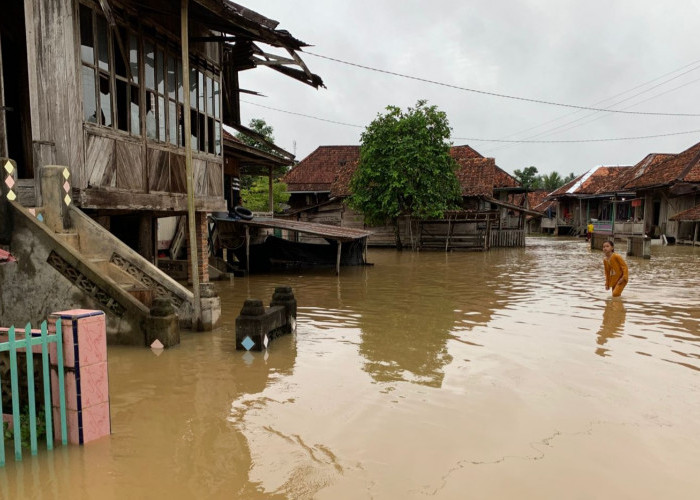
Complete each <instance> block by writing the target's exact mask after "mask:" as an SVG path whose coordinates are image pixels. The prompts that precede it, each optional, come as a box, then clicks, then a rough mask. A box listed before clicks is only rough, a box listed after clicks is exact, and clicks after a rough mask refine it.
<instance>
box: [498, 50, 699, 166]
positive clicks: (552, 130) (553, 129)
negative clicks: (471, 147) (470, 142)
mask: <svg viewBox="0 0 700 500" xmlns="http://www.w3.org/2000/svg"><path fill="white" fill-rule="evenodd" d="M698 63H700V59H698V60H696V61H693V62H691V63H689V64H686V65H685V66H681V67H680V68H678V69H675V70H673V71H669V72H668V73H664V74H663V75H661V76H658V77H656V78H654V79H652V80H649V81H647V82H646V83H642V84H640V85H637V86H636V87H633V88H631V89H629V90H626V91H624V92H620V93H619V94H616V95H614V96H612V97H608V98H607V99H603V100H601V101H598V102H596V103H595V104H594V106H595V105H597V104H602V103H604V102H606V101H611V100H612V99H615V98H617V97H620V96H623V95H625V94H627V93H629V92H633V91H635V90H637V89H640V88H642V87H645V86H647V85H649V84H651V83H654V82H655V81H657V80H660V79H662V78H665V77H667V76H669V75H672V74H673V73H677V72H678V71H681V70H684V69H686V68H688V67H690V66H695V65H696V64H698ZM698 69H700V65H697V66H695V67H693V68H691V69H689V70H687V71H684V72H683V73H680V74H678V75H676V76H673V77H671V78H668V79H666V80H664V81H662V82H660V83H657V84H656V85H653V86H652V87H649V88H648V89H646V90H642V91H640V92H637V93H636V94H634V95H631V96H629V97H626V98H624V99H622V100H619V101H617V102H615V103H613V104H611V105H610V106H617V105H619V104H622V103H623V102H625V101H629V100H630V99H633V98H635V97H638V96H640V95H642V94H645V93H647V92H650V91H652V90H653V89H655V88H657V87H660V86H661V85H665V84H667V83H669V82H671V81H673V80H676V79H678V78H680V77H681V76H684V75H686V74H688V73H690V72H692V71H696V70H698ZM696 81H698V80H693V81H691V82H688V83H686V84H683V85H680V86H678V87H675V88H673V89H670V90H667V91H665V92H661V93H659V94H656V95H654V96H651V97H649V98H647V99H644V100H642V101H639V102H637V103H635V104H632V105H631V106H627V107H625V108H622V109H623V110H627V109H629V108H631V107H634V106H637V105H639V104H642V103H644V102H646V101H649V100H651V99H656V98H657V97H660V96H662V95H664V94H667V93H668V92H673V91H675V90H678V89H679V88H681V87H684V86H686V85H689V84H691V83H695V82H696ZM581 112H582V111H580V110H579V111H572V112H571V113H568V114H566V115H563V116H560V117H558V118H554V119H552V120H549V121H547V122H545V123H541V124H539V125H535V126H533V127H529V128H527V129H524V130H520V131H519V132H514V133H512V134H508V135H507V136H505V137H503V139H506V138H508V137H512V136H514V135H518V134H520V133H523V132H529V131H530V130H534V129H537V128H540V127H543V126H545V125H548V124H550V123H552V122H556V121H559V120H561V119H563V118H566V117H567V116H571V115H575V114H578V113H581ZM596 114H598V112H597V111H596V112H592V113H589V114H587V115H584V116H581V117H579V118H576V119H574V120H570V121H568V122H566V123H563V124H561V125H557V126H554V127H550V128H549V129H547V130H543V131H541V132H538V133H535V134H532V135H529V136H527V137H524V138H523V140H527V139H535V138H537V137H541V136H547V135H552V134H555V133H559V132H557V131H558V130H559V129H561V128H564V127H567V128H565V129H564V130H563V131H566V130H572V129H574V128H577V127H580V126H581V125H584V124H587V123H591V122H592V121H595V120H599V119H600V118H602V116H598V117H597V118H594V119H593V120H588V121H586V122H584V123H579V124H578V125H574V126H571V127H568V125H572V124H574V123H576V122H580V121H581V120H585V119H586V118H590V117H591V116H594V115H596ZM509 147H510V146H509V145H504V146H500V147H497V148H495V149H493V150H492V151H491V152H492V153H493V152H496V151H500V150H503V149H507V148H509Z"/></svg>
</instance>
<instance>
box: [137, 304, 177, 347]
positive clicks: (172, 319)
mask: <svg viewBox="0 0 700 500" xmlns="http://www.w3.org/2000/svg"><path fill="white" fill-rule="evenodd" d="M145 338H146V345H147V346H150V345H151V344H152V343H153V342H154V341H155V340H160V342H161V344H163V347H172V346H174V345H178V344H179V343H180V322H179V321H178V317H177V313H176V312H175V308H174V307H173V305H172V303H171V302H170V299H168V298H167V297H156V298H155V299H154V300H153V307H151V311H150V314H149V315H148V318H146V332H145Z"/></svg>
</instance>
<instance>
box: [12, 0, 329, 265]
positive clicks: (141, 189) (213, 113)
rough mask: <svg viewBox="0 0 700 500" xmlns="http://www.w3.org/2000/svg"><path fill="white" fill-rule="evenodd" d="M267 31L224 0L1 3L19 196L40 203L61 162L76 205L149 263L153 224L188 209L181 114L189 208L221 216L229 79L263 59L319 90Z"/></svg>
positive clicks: (232, 105) (230, 118)
mask: <svg viewBox="0 0 700 500" xmlns="http://www.w3.org/2000/svg"><path fill="white" fill-rule="evenodd" d="M183 5H186V6H187V9H186V10H183ZM183 12H184V13H185V14H184V15H185V16H186V21H187V25H188V27H189V30H188V37H187V38H188V39H187V40H185V41H184V42H185V44H184V46H186V47H188V53H187V58H188V61H186V62H187V64H186V65H184V64H183V60H182V48H183V39H182V37H181V28H182V16H183ZM276 26H277V22H276V21H273V20H271V19H268V18H266V17H264V16H262V15H260V14H257V13H255V12H253V11H250V10H249V9H246V8H245V7H242V6H240V5H237V4H234V3H232V2H228V1H226V0H189V1H185V2H178V1H168V0H144V1H136V0H94V1H93V0H53V1H51V2H46V1H44V0H7V1H5V2H3V3H2V5H0V49H1V51H0V54H1V56H0V70H1V75H2V78H0V82H1V83H0V157H9V158H12V159H13V160H15V161H16V162H17V170H18V171H17V172H16V179H17V181H18V184H19V185H18V188H17V191H18V193H19V196H20V200H21V201H22V202H23V203H24V204H25V205H27V206H34V205H39V204H40V202H41V189H40V183H39V182H36V180H37V179H38V178H39V174H40V170H41V168H42V166H44V165H51V164H59V165H65V166H67V167H68V168H69V169H70V183H71V188H72V195H73V199H74V203H75V205H76V206H79V207H80V208H82V209H83V210H84V211H86V212H88V213H89V214H90V215H91V216H93V217H94V218H96V219H97V220H98V221H99V222H100V223H101V224H102V225H103V226H105V227H107V228H108V229H109V230H110V231H112V232H113V233H114V234H115V235H117V236H119V237H120V238H121V239H123V240H124V241H125V242H127V243H128V244H129V245H130V246H131V247H133V248H135V249H138V251H139V252H140V253H141V254H142V255H143V256H145V257H146V258H148V259H149V260H153V259H154V257H155V255H154V252H155V248H156V247H155V235H154V231H155V230H154V227H155V225H154V218H157V217H160V216H164V215H173V213H182V214H184V213H185V211H186V209H187V199H186V191H187V190H186V177H185V170H186V169H185V128H184V116H185V113H187V114H189V116H190V118H191V131H190V136H191V144H192V151H193V155H192V156H193V160H192V167H193V171H194V195H195V209H196V211H197V212H198V213H200V214H206V213H207V212H211V211H222V210H226V209H227V202H226V199H225V193H224V175H225V170H226V165H227V163H226V158H225V156H224V144H223V138H222V135H223V134H222V124H231V125H233V126H237V127H239V126H240V112H239V94H240V92H245V90H242V89H240V88H239V85H238V73H239V72H240V71H243V70H247V69H250V68H254V67H255V66H258V65H266V66H268V67H271V68H272V69H275V70H277V71H279V72H281V73H283V74H286V75H289V76H291V77H293V78H296V79H298V80H301V81H303V82H304V83H307V84H309V85H312V86H314V87H318V86H322V81H321V79H320V78H319V77H318V76H316V75H314V74H312V73H310V72H309V71H308V69H307V68H306V66H305V65H304V63H303V62H302V61H301V59H300V58H299V57H298V55H297V53H296V51H297V50H299V49H300V48H301V47H303V46H304V43H303V42H301V41H299V40H297V39H296V38H294V37H293V36H291V35H290V34H289V33H288V32H286V31H282V30H278V29H276ZM262 44H265V45H267V46H271V47H275V48H279V49H282V50H283V51H285V56H284V57H281V56H274V55H272V54H269V53H267V52H266V51H265V50H263V49H262V48H261V47H262V46H263V45H262ZM293 66H296V68H295V67H293ZM183 67H189V89H185V88H183ZM186 93H187V94H188V95H189V109H185V104H184V103H185V95H186ZM205 219H206V217H200V218H199V220H200V221H201V224H199V226H200V227H198V229H197V230H198V231H205V228H204V226H203V224H204V222H203V221H205ZM134 228H138V229H139V230H138V231H135V230H134Z"/></svg>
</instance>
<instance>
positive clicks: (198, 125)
mask: <svg viewBox="0 0 700 500" xmlns="http://www.w3.org/2000/svg"><path fill="white" fill-rule="evenodd" d="M91 5H92V6H89V5H87V4H81V5H80V22H79V25H80V26H79V28H80V55H81V61H82V67H81V76H80V77H81V81H82V88H83V118H84V120H85V122H89V123H95V124H97V125H101V126H104V127H110V128H114V129H117V130H121V131H123V132H125V133H129V134H131V135H135V136H145V137H146V138H147V139H150V140H153V141H159V142H163V143H169V144H171V145H173V146H178V147H183V146H184V144H185V137H184V123H183V122H184V118H183V117H184V113H185V107H184V92H186V91H187V90H186V89H184V88H183V82H182V80H183V79H182V60H181V58H180V57H179V53H178V51H177V46H176V45H175V44H174V43H171V41H167V40H165V39H163V38H159V37H157V35H155V34H154V33H153V34H152V35H150V36H149V35H146V36H144V37H141V36H140V35H138V34H137V32H136V29H134V30H133V31H132V30H131V28H130V27H125V26H123V25H121V24H118V25H117V27H116V28H112V27H110V26H109V24H108V23H107V21H106V19H105V18H104V16H103V15H102V13H101V11H100V9H99V8H96V7H95V5H96V4H91ZM143 29H146V30H148V28H147V27H145V26H144V27H143V28H141V30H143ZM151 33H152V32H151ZM141 72H143V73H141ZM141 87H143V89H141ZM220 91H221V83H220V76H219V75H218V74H216V73H215V72H214V71H211V68H207V69H205V65H204V64H199V63H197V62H196V61H191V62H190V89H189V92H190V110H189V112H190V118H191V124H192V137H191V139H192V149H194V150H196V151H201V152H203V153H209V154H215V155H221V154H222V146H221V96H220ZM142 92H143V94H142ZM142 96H145V101H142V99H143V97H142Z"/></svg>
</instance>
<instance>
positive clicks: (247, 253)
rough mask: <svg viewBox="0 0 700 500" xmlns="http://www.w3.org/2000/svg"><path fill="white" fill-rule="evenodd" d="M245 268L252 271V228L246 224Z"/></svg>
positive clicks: (248, 271)
mask: <svg viewBox="0 0 700 500" xmlns="http://www.w3.org/2000/svg"><path fill="white" fill-rule="evenodd" d="M245 270H246V272H247V273H250V229H249V228H248V225H247V224H246V226H245Z"/></svg>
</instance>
